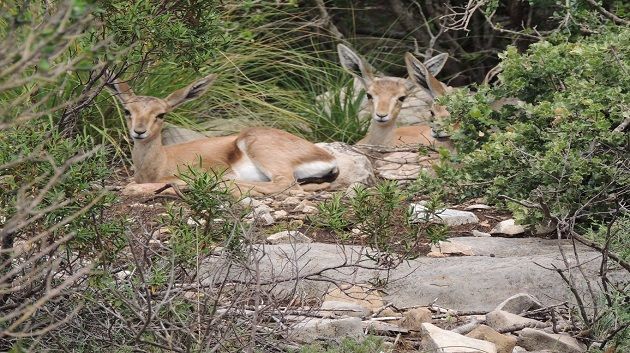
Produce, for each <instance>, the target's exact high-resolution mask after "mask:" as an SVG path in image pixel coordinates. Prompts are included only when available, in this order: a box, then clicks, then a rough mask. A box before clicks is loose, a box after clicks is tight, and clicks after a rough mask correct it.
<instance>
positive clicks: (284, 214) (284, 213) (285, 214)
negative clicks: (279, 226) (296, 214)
mask: <svg viewBox="0 0 630 353" xmlns="http://www.w3.org/2000/svg"><path fill="white" fill-rule="evenodd" d="M288 216H289V213H288V212H287V211H285V210H278V211H274V212H273V218H275V219H285V218H287V217H288Z"/></svg>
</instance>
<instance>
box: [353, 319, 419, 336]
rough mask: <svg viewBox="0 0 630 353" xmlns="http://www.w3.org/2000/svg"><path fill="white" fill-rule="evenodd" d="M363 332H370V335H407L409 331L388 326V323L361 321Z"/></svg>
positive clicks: (395, 326) (393, 325)
mask: <svg viewBox="0 0 630 353" xmlns="http://www.w3.org/2000/svg"><path fill="white" fill-rule="evenodd" d="M362 325H363V330H364V331H367V332H370V334H386V335H389V334H392V333H393V334H397V333H403V334H406V333H409V330H407V329H406V328H402V327H400V326H398V325H395V324H390V323H388V322H383V321H378V320H368V321H363V323H362Z"/></svg>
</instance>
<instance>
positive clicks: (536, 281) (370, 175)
mask: <svg viewBox="0 0 630 353" xmlns="http://www.w3.org/2000/svg"><path fill="white" fill-rule="evenodd" d="M325 148H327V149H328V150H330V151H331V152H332V153H333V154H335V155H336V157H337V158H338V160H339V161H340V169H341V171H342V172H341V175H340V177H339V179H338V181H337V182H336V185H334V188H336V189H337V190H339V192H344V193H350V192H352V186H354V185H357V184H371V183H373V182H374V181H375V180H376V179H377V178H384V179H391V180H398V181H399V182H401V183H404V182H405V181H407V180H412V179H415V178H416V177H417V175H418V173H419V171H420V170H421V169H422V168H424V167H426V162H427V161H428V160H429V159H428V158H427V157H423V156H420V155H418V154H417V153H412V152H408V151H397V152H392V153H388V154H379V155H378V156H377V157H375V156H374V155H373V153H372V152H367V153H366V152H361V151H356V150H354V149H353V148H351V147H349V146H347V145H343V144H339V143H334V144H326V145H325ZM372 166H375V167H374V168H373V167H372ZM127 180H129V179H126V180H124V179H123V180H122V181H121V183H119V185H118V186H114V187H113V188H114V189H116V188H119V189H122V190H123V193H122V194H123V195H121V201H120V202H119V203H118V204H117V205H115V207H113V208H112V209H111V210H110V212H114V213H119V214H120V213H124V214H126V215H128V217H130V218H131V219H133V220H135V221H136V222H133V223H135V224H139V225H140V224H142V227H143V229H144V230H145V231H146V230H147V229H148V232H149V233H150V234H152V239H151V240H150V241H151V242H152V243H151V244H152V245H151V246H153V247H155V248H156V249H159V248H160V247H164V246H168V237H169V235H168V229H167V228H164V227H163V225H162V224H160V221H159V217H157V216H158V215H160V214H163V213H164V212H165V200H170V199H171V198H170V197H169V198H162V197H160V196H155V195H153V196H146V195H145V196H142V197H138V196H137V195H125V194H127V192H126V191H125V189H124V183H125V182H126V181H127ZM331 197H332V194H331V192H317V193H306V192H302V191H299V190H297V191H296V190H291V191H289V192H286V193H284V194H281V195H275V196H272V197H264V198H251V197H248V198H245V199H243V200H242V201H241V205H242V206H243V207H245V208H246V209H249V210H250V212H249V214H248V215H247V216H246V218H245V221H246V222H248V223H254V224H255V225H256V226H257V231H256V236H255V238H256V239H257V241H256V243H257V244H256V245H254V246H253V248H252V251H254V252H256V253H257V254H259V255H260V256H257V257H256V258H257V262H256V266H255V267H256V269H257V276H259V278H257V280H258V283H264V285H265V286H268V287H269V288H270V289H269V290H270V292H274V293H279V294H278V297H280V296H281V295H280V294H281V293H283V292H286V291H288V290H293V291H295V289H296V288H298V287H299V292H300V295H299V296H300V298H303V299H302V300H301V302H299V303H296V302H293V303H290V304H287V306H286V307H287V308H289V307H291V310H292V313H291V314H290V315H286V316H284V317H283V318H282V325H283V326H286V327H287V328H288V330H289V331H290V336H289V337H291V340H292V341H293V342H296V343H298V344H299V343H309V342H313V341H320V340H328V339H335V340H337V339H339V338H340V337H362V336H364V335H366V334H373V335H379V336H382V337H383V338H384V339H385V341H386V342H387V344H388V346H389V347H390V348H391V349H392V350H395V351H417V350H426V351H429V350H431V351H438V350H439V351H443V352H499V353H510V352H526V351H527V352H562V353H573V352H576V353H579V352H584V351H585V350H586V346H585V345H584V344H583V343H581V342H580V341H579V340H578V339H576V338H575V336H576V332H579V328H578V327H577V326H576V325H575V321H574V320H572V315H573V313H572V312H571V311H570V310H569V303H571V302H573V301H574V297H573V296H572V295H571V293H570V292H569V291H568V289H567V287H566V286H565V284H564V283H563V282H562V281H561V280H560V278H559V277H558V275H557V273H556V272H555V271H554V270H553V269H554V268H555V267H557V268H564V267H565V266H566V265H569V266H571V264H574V263H575V260H576V256H579V258H580V260H581V262H582V263H584V264H585V265H584V267H583V269H582V270H583V271H584V273H586V274H587V276H589V277H590V278H596V276H597V270H598V266H599V262H598V259H599V258H600V257H601V254H599V253H598V252H595V251H592V250H590V249H589V248H586V247H577V248H574V247H573V244H572V243H570V242H569V241H566V240H561V241H558V240H555V239H545V237H544V234H545V233H546V230H545V229H540V228H539V229H538V230H537V231H534V233H532V232H529V231H528V230H526V228H525V227H523V226H520V225H516V224H515V222H514V220H513V219H512V218H511V215H510V214H507V213H505V212H501V211H499V210H496V209H494V208H493V207H491V206H488V205H485V204H483V203H481V202H469V203H467V204H462V205H453V206H451V207H449V208H447V209H444V210H443V211H441V212H440V213H438V214H437V215H436V216H433V217H432V218H431V219H430V220H429V221H431V222H437V223H443V224H447V225H448V226H449V227H450V236H451V238H450V239H449V240H448V241H444V242H440V243H439V244H434V245H431V246H430V245H429V243H428V241H425V242H424V248H423V249H424V250H426V251H423V253H420V254H418V255H419V257H417V258H416V259H413V260H409V261H406V262H403V263H401V264H399V265H398V266H395V267H391V266H390V267H388V266H382V264H378V263H376V262H374V261H373V259H372V258H371V256H370V251H372V249H369V248H367V247H365V244H361V242H360V241H356V240H354V241H348V242H342V241H340V240H339V239H338V237H336V236H335V234H334V233H331V232H326V231H325V230H322V229H317V228H315V227H312V226H311V225H310V224H309V217H310V216H312V215H315V214H317V212H318V208H317V205H318V203H320V202H322V201H324V200H328V199H330V198H331ZM424 205H425V204H424V203H423V202H422V201H421V200H418V201H417V202H414V203H412V204H410V205H409V207H410V208H411V209H412V210H413V213H414V214H415V215H416V217H417V219H418V220H419V221H420V220H421V219H423V217H422V216H423V213H424V212H426V209H425V207H424ZM188 222H189V223H190V224H192V225H195V224H198V220H195V219H192V218H191V219H189V220H188ZM353 231H354V230H353ZM547 233H548V232H547ZM359 239H360V237H359ZM560 250H562V253H561V251H560ZM215 255H216V256H213V257H211V258H210V259H208V260H207V261H205V262H204V263H203V264H202V266H201V267H200V270H199V271H200V273H206V274H207V275H201V276H200V277H201V278H204V281H206V282H205V285H212V284H213V281H214V280H215V278H216V276H213V274H212V273H213V271H215V269H216V268H220V267H221V264H222V263H223V262H224V261H226V259H227V257H225V256H224V253H223V250H222V248H220V247H219V248H217V249H216V251H215ZM248 270H250V268H249V267H248V266H244V267H242V268H239V266H232V267H231V268H230V270H229V271H230V273H228V275H227V276H228V277H229V276H234V278H240V277H239V276H241V275H242V273H243V272H246V271H248ZM617 275H619V276H621V274H619V273H614V272H613V273H611V276H617ZM223 280H224V278H223ZM625 280H627V278H626V279H625ZM577 289H578V290H584V288H581V287H580V288H577ZM253 310H255V308H254V309H253Z"/></svg>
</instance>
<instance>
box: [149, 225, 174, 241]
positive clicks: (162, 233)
mask: <svg viewBox="0 0 630 353" xmlns="http://www.w3.org/2000/svg"><path fill="white" fill-rule="evenodd" d="M169 235H171V229H170V228H169V227H160V228H158V229H156V230H155V231H153V233H151V238H153V239H159V240H164V239H166V238H168V236H169Z"/></svg>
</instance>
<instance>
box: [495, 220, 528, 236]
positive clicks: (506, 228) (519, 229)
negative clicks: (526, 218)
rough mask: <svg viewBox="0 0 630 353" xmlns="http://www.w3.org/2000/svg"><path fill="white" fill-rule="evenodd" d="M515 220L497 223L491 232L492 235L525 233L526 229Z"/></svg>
mask: <svg viewBox="0 0 630 353" xmlns="http://www.w3.org/2000/svg"><path fill="white" fill-rule="evenodd" d="M515 222H516V221H514V219H512V218H510V219H506V220H505V221H501V222H499V223H497V225H496V226H494V228H492V230H491V231H490V234H501V235H510V236H514V235H519V234H523V233H525V227H524V226H522V225H519V224H516V223H515Z"/></svg>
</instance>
